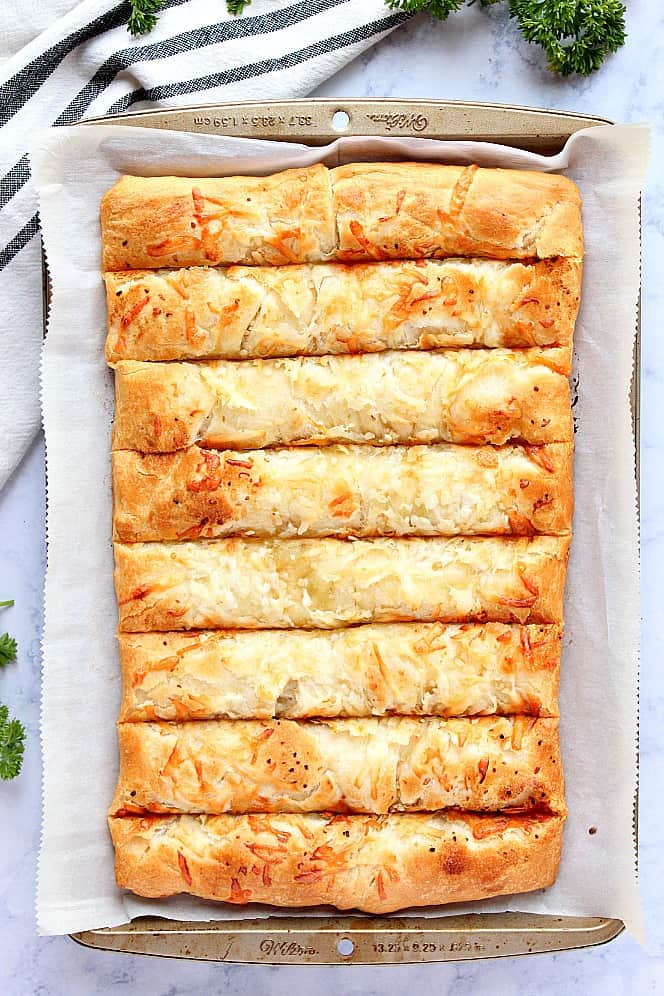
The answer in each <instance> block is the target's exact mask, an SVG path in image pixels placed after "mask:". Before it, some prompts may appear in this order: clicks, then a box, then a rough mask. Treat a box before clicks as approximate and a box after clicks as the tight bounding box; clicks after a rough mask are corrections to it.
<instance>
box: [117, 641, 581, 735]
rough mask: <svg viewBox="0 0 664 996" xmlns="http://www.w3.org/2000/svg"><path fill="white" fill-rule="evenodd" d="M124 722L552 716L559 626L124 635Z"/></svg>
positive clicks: (555, 686)
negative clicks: (340, 717)
mask: <svg viewBox="0 0 664 996" xmlns="http://www.w3.org/2000/svg"><path fill="white" fill-rule="evenodd" d="M119 640H120V663H121V666H122V676H123V682H122V687H123V696H122V705H121V708H120V720H121V721H122V722H139V723H140V722H146V721H148V720H168V721H172V720H178V721H180V722H182V721H185V720H202V719H223V718H227V719H269V718H272V717H276V718H282V719H283V718H289V719H303V718H309V717H316V716H322V717H328V718H333V717H335V716H355V717H363V716H386V715H399V714H400V715H407V716H408V715H411V716H443V717H445V718H449V717H453V716H477V715H506V714H526V715H534V716H557V715H558V703H557V695H558V675H559V666H560V651H561V645H562V628H561V627H560V626H553V625H549V626H546V625H539V626H536V625H531V626H514V625H506V624H503V623H485V624H484V625H473V624H471V623H465V624H450V625H445V624H442V623H386V624H383V625H368V626H356V627H351V628H350V629H341V630H335V631H332V632H316V631H315V630H278V631H271V630H267V631H266V630H263V631H262V632H257V633H252V632H241V631H233V630H222V631H218V630H207V631H202V632H201V631H197V632H194V633H137V634H132V635H129V634H125V633H121V634H120V636H119Z"/></svg>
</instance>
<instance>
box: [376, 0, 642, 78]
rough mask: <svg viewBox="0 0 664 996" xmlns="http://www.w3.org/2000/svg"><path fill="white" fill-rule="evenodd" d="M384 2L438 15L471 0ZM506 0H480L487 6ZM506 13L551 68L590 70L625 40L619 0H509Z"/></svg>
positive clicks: (443, 16) (445, 14)
mask: <svg viewBox="0 0 664 996" xmlns="http://www.w3.org/2000/svg"><path fill="white" fill-rule="evenodd" d="M385 2H386V3H387V6H388V7H392V8H394V9H397V10H405V11H409V12H417V11H421V10H423V11H426V12H427V13H428V14H431V16H432V17H436V18H438V19H439V20H441V21H445V20H447V18H448V17H449V15H450V14H452V13H454V12H455V11H458V10H461V8H462V7H463V6H464V5H465V3H468V4H469V5H472V4H473V3H475V0H385ZM500 2H504V0H480V6H482V7H489V6H493V5H494V4H496V3H500ZM507 2H508V7H509V16H510V17H511V18H513V19H514V20H515V21H516V23H517V24H518V26H519V30H520V31H521V34H522V35H523V37H524V38H525V40H526V41H527V42H530V43H531V44H535V45H539V46H540V47H541V48H542V49H543V50H544V52H545V54H546V61H547V65H548V67H549V69H550V70H551V71H552V72H554V73H560V74H561V75H562V76H569V75H570V74H571V73H579V74H580V75H581V76H589V75H590V73H593V72H594V71H595V70H596V69H599V67H600V66H601V65H602V63H603V62H604V59H605V58H606V57H607V55H610V54H612V53H613V52H617V51H618V49H619V48H621V47H622V46H623V45H624V44H625V37H626V35H625V11H626V8H625V5H624V4H623V3H621V2H620V0H507Z"/></svg>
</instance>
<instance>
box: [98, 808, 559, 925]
mask: <svg viewBox="0 0 664 996" xmlns="http://www.w3.org/2000/svg"><path fill="white" fill-rule="evenodd" d="M563 822H564V821H563V818H562V817H560V816H546V815H544V814H538V813H537V812H534V813H532V814H530V815H515V816H511V815H509V816H508V815H501V816H493V815H486V816H482V815H475V814H471V813H458V812H449V813H417V814H407V815H392V816H379V817H376V816H329V815H327V816H326V815H316V814H308V815H279V816H143V817H127V818H122V819H118V818H113V817H112V818H111V819H110V820H109V825H110V829H111V836H112V838H113V843H114V845H115V874H116V878H117V884H118V885H119V886H120V888H123V889H131V891H132V892H135V893H137V894H138V895H139V896H151V897H157V896H171V895H175V894H177V893H180V892H188V893H191V894H192V895H194V896H200V897H201V898H203V899H212V900H216V901H217V902H230V903H239V904H245V903H270V904H271V905H273V906H318V905H320V904H323V903H329V904H330V905H332V906H336V907H337V908H338V909H344V910H345V909H358V910H363V911H364V912H366V913H390V912H392V911H393V910H398V909H404V908H406V907H408V906H437V905H439V904H443V903H456V902H465V901H467V900H472V899H487V898H488V897H489V896H499V895H504V894H510V893H517V892H529V891H531V890H532V889H543V888H546V886H548V885H551V884H552V883H553V881H554V880H555V877H556V873H557V871H558V864H559V862H560V849H561V844H562V830H563Z"/></svg>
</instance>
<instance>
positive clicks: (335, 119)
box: [332, 111, 350, 132]
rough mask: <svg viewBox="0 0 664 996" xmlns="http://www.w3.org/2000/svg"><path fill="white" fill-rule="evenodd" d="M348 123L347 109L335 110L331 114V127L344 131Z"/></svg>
mask: <svg viewBox="0 0 664 996" xmlns="http://www.w3.org/2000/svg"><path fill="white" fill-rule="evenodd" d="M349 124H350V114H348V112H347V111H335V112H334V114H333V115H332V127H333V128H334V130H335V131H339V132H341V131H346V129H347V128H348V125H349Z"/></svg>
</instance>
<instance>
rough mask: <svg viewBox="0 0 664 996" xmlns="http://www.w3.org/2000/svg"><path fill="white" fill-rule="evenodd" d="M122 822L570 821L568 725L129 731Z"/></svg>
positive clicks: (369, 722)
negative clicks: (193, 816) (266, 816)
mask: <svg viewBox="0 0 664 996" xmlns="http://www.w3.org/2000/svg"><path fill="white" fill-rule="evenodd" d="M118 740H119V744H120V774H119V778H118V785H117V790H116V793H115V798H114V800H113V804H112V806H111V814H112V815H115V816H120V815H127V814H132V813H143V812H152V813H214V814H217V813H316V812H317V813H320V812H341V813H345V812H349V813H377V814H380V813H389V812H408V811H429V812H433V811H436V810H439V809H449V808H458V809H463V810H472V811H486V812H497V811H499V810H502V809H509V808H514V807H517V808H518V809H523V810H528V809H533V808H534V807H536V806H546V807H547V808H548V809H549V810H551V811H552V812H556V813H562V812H564V810H565V803H564V789H563V780H562V766H561V762H560V748H559V744H558V720H557V719H537V718H535V717H528V716H517V717H513V716H501V717H495V716H487V717H481V718H477V719H434V718H430V717H428V718H425V719H415V718H412V717H403V716H399V717H388V718H381V719H376V718H370V719H328V720H313V721H312V720H293V719H266V720H251V719H248V720H243V721H238V720H225V719H222V720H216V721H212V722H205V721H203V722H199V723H120V724H119V726H118Z"/></svg>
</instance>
